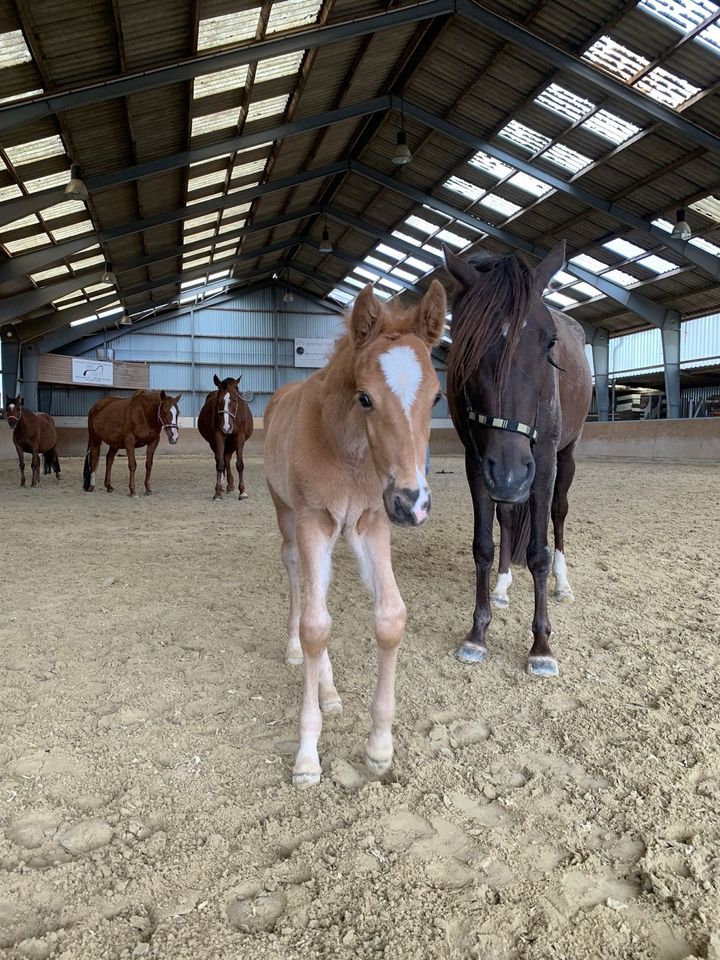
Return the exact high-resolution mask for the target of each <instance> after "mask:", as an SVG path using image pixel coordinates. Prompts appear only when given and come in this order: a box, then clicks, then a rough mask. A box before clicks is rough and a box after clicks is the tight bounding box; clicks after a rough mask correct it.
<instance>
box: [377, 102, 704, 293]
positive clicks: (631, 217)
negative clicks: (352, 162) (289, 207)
mask: <svg viewBox="0 0 720 960" xmlns="http://www.w3.org/2000/svg"><path fill="white" fill-rule="evenodd" d="M392 99H393V106H394V107H396V108H397V109H400V101H399V100H398V99H397V98H395V97H393V98H392ZM396 101H397V102H396ZM402 105H403V110H404V112H405V114H406V116H408V117H414V118H415V119H416V120H419V121H420V122H421V123H424V124H425V125H426V126H428V127H430V129H432V130H436V131H437V132H438V133H442V134H444V135H445V136H448V137H451V138H452V139H453V140H457V141H458V143H463V144H465V146H467V147H469V148H470V149H471V150H483V151H484V152H485V153H487V154H489V156H491V157H495V159H496V160H500V161H501V162H502V163H506V164H509V165H510V166H512V167H514V168H515V169H516V170H520V171H522V172H523V173H526V174H528V175H529V176H531V177H535V179H536V180H540V182H541V183H546V184H547V185H548V186H549V187H552V189H553V190H556V191H557V192H558V193H562V194H565V195H566V196H569V197H572V198H573V199H574V200H577V201H578V202H579V203H582V204H584V205H585V206H588V207H590V208H592V209H593V210H599V211H600V212H601V213H606V214H607V215H608V216H610V217H612V218H613V219H614V220H617V221H618V223H621V224H623V225H624V226H626V227H631V228H632V229H633V230H637V231H638V232H639V233H643V234H645V235H646V236H648V237H652V239H653V240H658V241H659V242H660V243H662V244H663V246H665V247H667V248H668V250H672V251H673V252H674V253H677V254H678V255H679V256H681V257H682V258H683V259H684V260H687V261H688V263H692V264H694V266H696V267H698V268H699V269H700V270H702V271H703V273H706V274H707V275H708V276H709V277H712V278H713V279H714V280H720V259H718V258H717V257H715V256H712V255H711V254H709V253H706V252H705V251H704V250H700V249H699V248H698V247H696V246H692V245H691V244H690V243H689V242H688V241H685V240H675V239H673V238H672V237H671V236H670V234H669V233H667V232H666V231H665V230H661V229H660V227H655V226H653V225H652V224H651V223H650V221H649V220H645V219H644V218H643V217H638V216H637V215H636V214H634V213H631V212H630V211H629V210H625V209H624V208H623V207H620V206H618V204H617V203H613V202H612V201H610V200H606V199H604V198H603V197H598V196H596V195H595V194H594V193H592V192H591V191H590V190H585V189H584V188H583V187H580V186H578V185H577V184H576V183H570V182H568V181H567V180H563V179H562V178H561V177H556V176H554V174H552V173H549V172H548V171H547V170H543V169H542V167H539V166H536V165H535V164H533V163H528V162H527V161H526V160H521V159H520V158H519V157H516V156H514V155H513V154H511V153H509V152H508V151H507V150H503V149H502V147H498V146H495V145H494V144H492V143H488V141H487V140H481V139H479V138H478V137H476V136H474V135H473V134H472V133H470V132H469V131H468V130H464V129H463V128H462V127H458V126H457V125H456V124H454V123H449V122H448V121H447V120H443V119H442V118H441V117H436V116H435V115H434V114H432V113H429V112H428V111H427V110H423V109H422V107H418V106H416V105H415V104H413V103H409V102H408V101H407V100H403V101H402Z"/></svg>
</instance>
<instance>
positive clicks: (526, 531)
mask: <svg viewBox="0 0 720 960" xmlns="http://www.w3.org/2000/svg"><path fill="white" fill-rule="evenodd" d="M529 543H530V498H529V497H528V499H527V500H525V502H524V503H516V504H515V505H514V506H513V509H512V515H511V517H510V562H511V563H514V564H515V565H516V566H518V567H525V566H527V550H528V544H529Z"/></svg>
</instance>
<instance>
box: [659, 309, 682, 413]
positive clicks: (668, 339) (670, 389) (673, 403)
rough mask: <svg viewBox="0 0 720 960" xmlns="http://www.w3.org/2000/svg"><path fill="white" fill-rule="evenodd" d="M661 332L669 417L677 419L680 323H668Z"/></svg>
mask: <svg viewBox="0 0 720 960" xmlns="http://www.w3.org/2000/svg"><path fill="white" fill-rule="evenodd" d="M660 333H661V334H662V348H663V364H664V366H665V397H666V400H667V418H668V420H677V419H679V417H680V324H679V323H677V322H670V323H666V324H665V326H664V327H663V328H662V330H661V331H660Z"/></svg>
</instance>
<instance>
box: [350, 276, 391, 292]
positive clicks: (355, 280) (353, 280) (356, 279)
mask: <svg viewBox="0 0 720 960" xmlns="http://www.w3.org/2000/svg"><path fill="white" fill-rule="evenodd" d="M343 283H351V284H352V285H353V287H358V289H360V290H362V288H363V287H364V286H365V283H364V282H363V281H362V280H360V278H359V277H354V276H353V275H352V274H351V273H349V274H348V275H347V276H346V277H345V278H344V280H343ZM401 289H402V288H401Z"/></svg>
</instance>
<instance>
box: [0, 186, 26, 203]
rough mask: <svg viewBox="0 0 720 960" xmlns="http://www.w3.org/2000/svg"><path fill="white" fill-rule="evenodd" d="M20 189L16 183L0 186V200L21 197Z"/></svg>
mask: <svg viewBox="0 0 720 960" xmlns="http://www.w3.org/2000/svg"><path fill="white" fill-rule="evenodd" d="M21 196H22V190H21V189H20V187H19V186H18V185H17V184H16V183H10V184H8V186H7V187H0V201H2V200H14V199H15V197H21Z"/></svg>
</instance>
